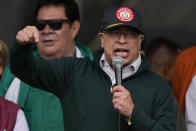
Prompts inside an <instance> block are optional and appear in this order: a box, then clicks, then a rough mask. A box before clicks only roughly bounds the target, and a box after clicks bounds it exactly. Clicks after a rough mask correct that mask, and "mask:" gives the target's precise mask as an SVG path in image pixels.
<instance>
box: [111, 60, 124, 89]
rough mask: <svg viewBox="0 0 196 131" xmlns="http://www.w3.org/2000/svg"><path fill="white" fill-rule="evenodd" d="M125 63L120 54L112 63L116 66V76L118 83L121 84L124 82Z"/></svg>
mask: <svg viewBox="0 0 196 131" xmlns="http://www.w3.org/2000/svg"><path fill="white" fill-rule="evenodd" d="M123 64H124V60H123V58H122V57H120V56H116V57H114V58H113V59H112V65H113V66H114V67H115V77H116V84H117V85H121V83H122V66H123Z"/></svg>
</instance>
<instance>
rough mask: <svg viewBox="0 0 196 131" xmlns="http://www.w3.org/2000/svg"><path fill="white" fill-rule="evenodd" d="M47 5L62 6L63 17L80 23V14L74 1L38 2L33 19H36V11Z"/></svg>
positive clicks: (46, 0)
mask: <svg viewBox="0 0 196 131" xmlns="http://www.w3.org/2000/svg"><path fill="white" fill-rule="evenodd" d="M47 5H54V6H64V7H65V15H66V16H67V17H68V19H69V20H70V21H71V23H72V22H74V21H76V20H78V21H80V13H79V8H78V5H77V3H76V2H75V1H74V0H39V1H38V3H37V6H36V10H35V19H36V18H37V14H38V11H39V9H40V8H41V7H43V6H47Z"/></svg>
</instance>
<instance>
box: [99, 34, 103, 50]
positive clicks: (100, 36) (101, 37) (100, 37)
mask: <svg viewBox="0 0 196 131" xmlns="http://www.w3.org/2000/svg"><path fill="white" fill-rule="evenodd" d="M98 35H99V39H100V41H101V47H102V48H103V38H104V33H101V32H100V33H99V34H98Z"/></svg>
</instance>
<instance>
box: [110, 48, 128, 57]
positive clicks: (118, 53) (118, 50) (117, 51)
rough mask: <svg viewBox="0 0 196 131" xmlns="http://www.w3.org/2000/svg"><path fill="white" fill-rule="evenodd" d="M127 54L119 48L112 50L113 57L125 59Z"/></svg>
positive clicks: (126, 51)
mask: <svg viewBox="0 0 196 131" xmlns="http://www.w3.org/2000/svg"><path fill="white" fill-rule="evenodd" d="M128 52H129V51H128V50H126V49H121V48H118V49H115V50H114V53H115V56H120V57H123V58H126V57H127V56H128Z"/></svg>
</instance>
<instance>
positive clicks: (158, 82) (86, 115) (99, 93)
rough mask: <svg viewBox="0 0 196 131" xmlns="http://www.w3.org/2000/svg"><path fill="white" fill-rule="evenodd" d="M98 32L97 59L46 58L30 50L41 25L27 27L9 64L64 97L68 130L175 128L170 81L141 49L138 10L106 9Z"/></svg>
mask: <svg viewBox="0 0 196 131" xmlns="http://www.w3.org/2000/svg"><path fill="white" fill-rule="evenodd" d="M99 38H100V41H101V46H102V48H103V49H101V50H99V51H97V52H95V53H94V60H93V61H91V60H90V59H89V58H83V59H79V58H70V57H65V58H61V59H55V60H44V59H41V58H36V57H34V56H33V53H32V44H33V43H35V42H37V41H39V37H38V31H37V30H36V29H31V30H23V32H22V33H18V34H17V36H16V40H17V43H16V44H14V47H13V49H12V51H11V58H10V66H11V70H12V72H13V73H14V74H15V75H16V76H17V77H19V78H20V79H21V80H23V81H25V82H26V83H28V84H30V85H32V86H34V87H37V88H40V89H43V90H46V91H49V92H52V93H53V94H55V95H57V96H58V97H59V98H60V100H61V102H62V106H63V114H64V122H65V123H64V124H65V129H66V130H68V131H119V130H120V131H175V123H176V120H175V118H176V117H175V112H174V105H173V97H172V93H171V90H170V87H169V85H168V84H167V82H165V81H164V80H163V79H161V78H160V77H159V76H157V75H156V74H155V73H154V72H152V71H151V70H150V69H149V64H148V61H147V60H146V58H145V57H144V56H142V55H141V54H140V53H139V51H140V47H141V42H142V41H143V40H144V32H143V29H142V17H141V15H140V13H139V12H138V11H136V10H135V9H132V8H129V7H111V8H108V9H106V10H105V12H104V16H103V18H102V22H101V30H100V33H99ZM115 57H120V59H123V62H122V60H120V63H121V62H122V63H123V64H121V65H120V68H119V69H120V71H117V68H118V66H119V65H116V64H114V65H113V64H112V63H115V61H116V60H115V59H114V58H115ZM117 61H118V60H117ZM121 69H122V70H121ZM115 70H116V72H120V75H119V74H117V73H116V75H117V76H118V77H116V78H118V79H116V78H115ZM121 71H122V76H121ZM119 76H120V77H119ZM121 77H122V81H121ZM119 78H120V79H119ZM116 80H117V82H116ZM111 91H112V93H111ZM119 113H120V117H119ZM119 118H120V119H119Z"/></svg>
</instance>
